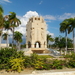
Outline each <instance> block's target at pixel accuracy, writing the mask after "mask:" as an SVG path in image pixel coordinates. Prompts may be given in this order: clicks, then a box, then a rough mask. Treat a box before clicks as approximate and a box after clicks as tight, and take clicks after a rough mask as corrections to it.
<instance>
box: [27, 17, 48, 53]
mask: <svg viewBox="0 0 75 75" xmlns="http://www.w3.org/2000/svg"><path fill="white" fill-rule="evenodd" d="M46 29H47V27H46V22H45V21H44V19H43V17H41V16H40V17H31V18H30V19H29V21H28V23H27V25H26V48H30V49H31V51H32V52H37V53H43V52H45V50H46V48H47V33H46Z"/></svg>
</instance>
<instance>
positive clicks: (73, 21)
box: [68, 17, 75, 53]
mask: <svg viewBox="0 0 75 75" xmlns="http://www.w3.org/2000/svg"><path fill="white" fill-rule="evenodd" d="M68 23H69V28H68V33H70V32H73V46H74V53H75V17H74V18H69V19H68Z"/></svg>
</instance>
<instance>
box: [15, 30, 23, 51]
mask: <svg viewBox="0 0 75 75" xmlns="http://www.w3.org/2000/svg"><path fill="white" fill-rule="evenodd" d="M22 36H23V35H22V33H20V32H18V31H16V32H14V40H15V41H16V43H17V49H19V50H20V43H21V42H22Z"/></svg>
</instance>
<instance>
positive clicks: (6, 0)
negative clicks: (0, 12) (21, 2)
mask: <svg viewBox="0 0 75 75" xmlns="http://www.w3.org/2000/svg"><path fill="white" fill-rule="evenodd" d="M3 1H5V2H8V3H11V1H10V0H3Z"/></svg>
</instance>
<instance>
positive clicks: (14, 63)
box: [10, 58, 24, 72]
mask: <svg viewBox="0 0 75 75" xmlns="http://www.w3.org/2000/svg"><path fill="white" fill-rule="evenodd" d="M23 62H24V60H23V59H22V58H15V59H10V66H11V70H13V71H17V72H21V70H23V68H24V64H23Z"/></svg>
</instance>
